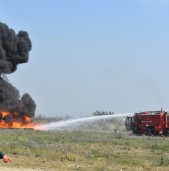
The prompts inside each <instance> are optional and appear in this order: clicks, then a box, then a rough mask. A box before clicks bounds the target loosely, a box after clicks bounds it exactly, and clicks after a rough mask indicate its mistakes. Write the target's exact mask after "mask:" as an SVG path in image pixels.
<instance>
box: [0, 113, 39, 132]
mask: <svg viewBox="0 0 169 171" xmlns="http://www.w3.org/2000/svg"><path fill="white" fill-rule="evenodd" d="M0 114H1V115H0V128H32V129H34V127H35V125H36V124H35V123H32V120H31V118H30V117H28V116H21V115H19V114H18V113H10V112H5V111H0Z"/></svg>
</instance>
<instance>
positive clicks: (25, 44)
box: [0, 22, 36, 117]
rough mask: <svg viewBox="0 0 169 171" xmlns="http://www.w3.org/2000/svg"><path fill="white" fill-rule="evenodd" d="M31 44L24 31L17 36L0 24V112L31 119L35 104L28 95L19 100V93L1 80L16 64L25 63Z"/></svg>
mask: <svg viewBox="0 0 169 171" xmlns="http://www.w3.org/2000/svg"><path fill="white" fill-rule="evenodd" d="M31 48H32V43H31V40H30V38H29V35H28V33H27V32H26V31H19V32H18V34H16V33H15V31H14V30H13V29H11V28H9V27H8V26H7V25H6V24H4V23H1V22H0V112H2V111H7V112H12V113H15V115H16V113H17V114H18V115H19V116H29V117H32V116H34V114H35V109H36V104H35V102H34V100H33V99H32V98H31V96H30V95H29V94H28V93H25V94H24V95H23V96H22V97H21V98H20V95H19V91H18V90H17V89H16V88H15V87H14V86H13V85H12V84H11V83H9V82H8V80H7V79H3V78H2V77H1V76H2V75H3V74H11V73H13V72H15V71H16V70H17V66H18V64H22V63H27V62H28V60H29V51H30V50H31Z"/></svg>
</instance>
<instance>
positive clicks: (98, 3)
mask: <svg viewBox="0 0 169 171" xmlns="http://www.w3.org/2000/svg"><path fill="white" fill-rule="evenodd" d="M0 17H1V20H0V21H1V22H3V23H6V24H7V25H8V26H9V27H10V28H12V29H14V30H15V32H16V33H17V32H18V31H20V30H25V31H27V32H28V33H29V36H30V39H31V41H32V50H31V52H30V55H29V62H28V63H26V64H22V65H19V66H18V69H17V71H16V72H15V73H12V74H10V75H8V79H9V81H10V82H11V83H12V84H13V85H14V86H15V87H16V88H17V89H18V90H19V91H20V94H21V96H22V94H23V93H25V92H28V93H29V94H30V95H31V96H32V98H33V99H34V100H35V102H36V104H37V110H36V115H39V114H41V115H45V116H56V115H57V116H65V115H69V116H72V117H80V116H86V115H91V114H92V112H94V111H96V110H106V111H112V112H113V111H114V112H115V113H123V112H138V111H143V110H158V109H160V108H161V107H162V108H163V109H164V110H169V76H168V75H169V65H168V64H169V22H168V20H169V0H118V1H117V0H105V1H103V0H81V1H79V0H49V1H47V0H36V1H33V0H29V1H24V3H23V1H21V0H15V1H11V0H1V6H0Z"/></svg>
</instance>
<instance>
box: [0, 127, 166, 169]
mask: <svg viewBox="0 0 169 171" xmlns="http://www.w3.org/2000/svg"><path fill="white" fill-rule="evenodd" d="M0 139H1V141H0V146H1V150H2V151H3V152H5V153H7V154H8V155H9V156H10V157H11V158H12V162H11V163H9V164H5V163H3V162H1V163H0V167H1V168H4V170H5V169H8V168H9V169H12V170H14V169H16V170H17V169H18V170H24V169H29V170H28V171H30V170H39V171H50V170H51V171H52V170H56V171H57V170H59V171H64V170H65V171H69V170H72V171H75V170H81V171H95V170H96V171H112V170H114V171H116V170H117V171H132V170H133V171H137V170H138V171H145V170H147V171H162V170H169V153H168V151H167V150H168V149H169V140H168V138H164V137H144V136H142V137H135V136H132V137H131V136H124V133H123V134H121V133H118V134H114V133H110V132H109V133H106V132H104V133H99V132H84V131H83V132H80V131H66V132H43V131H34V130H24V129H20V130H17V129H16V130H12V129H9V130H7V129H1V130H0ZM25 171H26V170H25Z"/></svg>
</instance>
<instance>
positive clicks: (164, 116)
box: [125, 110, 169, 135]
mask: <svg viewBox="0 0 169 171" xmlns="http://www.w3.org/2000/svg"><path fill="white" fill-rule="evenodd" d="M125 126H126V129H127V130H128V131H129V130H132V132H133V134H140V135H141V134H146V135H169V114H168V113H167V112H165V111H162V110H160V111H148V112H140V113H135V114H134V116H132V117H127V118H126V121H125Z"/></svg>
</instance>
